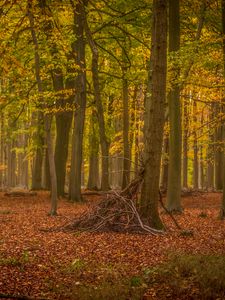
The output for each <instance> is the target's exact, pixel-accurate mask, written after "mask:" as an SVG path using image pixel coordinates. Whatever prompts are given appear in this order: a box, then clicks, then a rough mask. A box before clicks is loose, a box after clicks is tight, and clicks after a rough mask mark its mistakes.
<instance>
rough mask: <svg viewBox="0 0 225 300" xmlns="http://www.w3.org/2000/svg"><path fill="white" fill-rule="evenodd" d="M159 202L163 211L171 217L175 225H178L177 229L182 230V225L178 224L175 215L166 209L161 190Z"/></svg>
mask: <svg viewBox="0 0 225 300" xmlns="http://www.w3.org/2000/svg"><path fill="white" fill-rule="evenodd" d="M159 202H160V204H161V206H162V208H163V209H164V210H165V211H166V213H167V214H168V215H169V216H170V217H171V219H172V220H173V222H174V224H175V225H176V227H177V228H178V229H182V228H181V227H180V225H179V224H178V223H177V220H176V219H175V218H174V216H173V214H172V213H171V212H170V211H169V210H168V209H167V208H166V206H165V205H164V203H163V200H162V194H161V192H160V190H159Z"/></svg>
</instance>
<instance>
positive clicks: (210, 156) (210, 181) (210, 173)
mask: <svg viewBox="0 0 225 300" xmlns="http://www.w3.org/2000/svg"><path fill="white" fill-rule="evenodd" d="M210 108H211V109H210V110H209V118H208V124H209V125H208V131H209V137H208V139H209V144H208V148H207V189H209V190H213V189H214V134H213V131H212V130H211V129H210V123H211V122H212V120H213V117H214V107H213V105H211V107H210Z"/></svg>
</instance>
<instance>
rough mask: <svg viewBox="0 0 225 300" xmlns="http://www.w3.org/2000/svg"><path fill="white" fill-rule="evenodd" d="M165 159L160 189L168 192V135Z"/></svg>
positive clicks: (163, 159) (165, 139)
mask: <svg viewBox="0 0 225 300" xmlns="http://www.w3.org/2000/svg"><path fill="white" fill-rule="evenodd" d="M162 156H163V158H162V172H161V184H160V188H161V189H162V190H163V191H167V188H168V171H169V168H168V164H169V162H168V156H169V137H168V136H167V135H166V136H165V137H164V141H163V155H162Z"/></svg>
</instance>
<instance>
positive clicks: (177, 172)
mask: <svg viewBox="0 0 225 300" xmlns="http://www.w3.org/2000/svg"><path fill="white" fill-rule="evenodd" d="M179 14H180V8H179V0H176V1H173V0H170V1H169V52H170V53H175V54H177V53H178V51H179V49H180V17H179ZM173 72H175V74H174V77H175V78H174V80H175V82H174V83H172V90H171V91H170V92H169V96H168V104H169V124H170V136H169V174H168V191H167V202H166V206H167V209H168V210H169V211H181V210H182V209H181V148H182V135H181V112H180V88H179V84H178V83H177V82H176V80H177V78H178V77H179V63H178V62H177V65H176V62H175V64H174V66H173Z"/></svg>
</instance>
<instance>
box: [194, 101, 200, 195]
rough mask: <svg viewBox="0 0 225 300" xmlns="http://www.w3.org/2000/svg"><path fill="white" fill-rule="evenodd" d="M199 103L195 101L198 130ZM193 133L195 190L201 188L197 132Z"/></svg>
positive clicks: (195, 121)
mask: <svg viewBox="0 0 225 300" xmlns="http://www.w3.org/2000/svg"><path fill="white" fill-rule="evenodd" d="M196 114H197V102H196V101H195V100H193V122H194V128H195V129H196V124H197V116H196ZM195 129H194V131H193V139H194V142H193V143H194V144H193V149H194V160H193V187H194V189H195V190H198V188H199V172H198V140H197V133H196V130H195Z"/></svg>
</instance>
